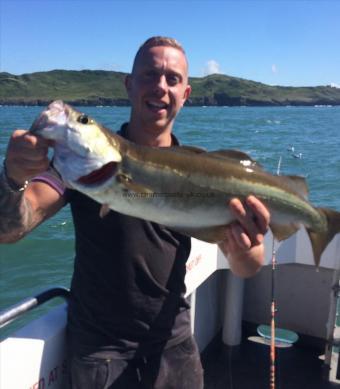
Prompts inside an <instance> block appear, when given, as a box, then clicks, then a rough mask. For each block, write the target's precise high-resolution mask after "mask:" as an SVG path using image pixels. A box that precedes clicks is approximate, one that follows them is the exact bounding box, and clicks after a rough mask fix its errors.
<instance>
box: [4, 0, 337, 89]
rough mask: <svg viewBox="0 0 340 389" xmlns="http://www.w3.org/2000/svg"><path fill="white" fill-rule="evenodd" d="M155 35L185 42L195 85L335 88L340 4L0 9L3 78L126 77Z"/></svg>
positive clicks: (192, 1) (27, 2)
mask: <svg viewBox="0 0 340 389" xmlns="http://www.w3.org/2000/svg"><path fill="white" fill-rule="evenodd" d="M153 35H165V36H171V37H174V38H176V39H177V40H178V41H180V42H181V43H182V45H183V46H184V48H185V50H186V53H187V57H188V60H189V65H190V66H189V73H190V76H193V77H202V76H205V75H208V74H212V73H222V74H226V75H229V76H234V77H240V78H245V79H250V80H254V81H259V82H262V83H265V84H270V85H285V86H316V85H332V86H334V87H340V0H329V1H328V0H283V1H279V0H267V1H260V0H252V1H251V0H248V1H247V0H238V1H237V0H219V1H210V0H201V1H196V0H169V1H165V0H164V1H162V0H158V1H147V0H125V1H116V0H58V1H54V0H39V1H33V0H18V1H16V0H0V72H1V71H6V72H9V73H13V74H23V73H32V72H37V71H47V70H52V69H73V70H81V69H103V70H115V71H122V72H129V71H130V70H131V66H132V61H133V58H134V55H135V53H136V51H137V49H138V47H139V46H140V45H141V44H142V43H143V42H144V41H145V40H146V39H147V38H149V37H150V36H153Z"/></svg>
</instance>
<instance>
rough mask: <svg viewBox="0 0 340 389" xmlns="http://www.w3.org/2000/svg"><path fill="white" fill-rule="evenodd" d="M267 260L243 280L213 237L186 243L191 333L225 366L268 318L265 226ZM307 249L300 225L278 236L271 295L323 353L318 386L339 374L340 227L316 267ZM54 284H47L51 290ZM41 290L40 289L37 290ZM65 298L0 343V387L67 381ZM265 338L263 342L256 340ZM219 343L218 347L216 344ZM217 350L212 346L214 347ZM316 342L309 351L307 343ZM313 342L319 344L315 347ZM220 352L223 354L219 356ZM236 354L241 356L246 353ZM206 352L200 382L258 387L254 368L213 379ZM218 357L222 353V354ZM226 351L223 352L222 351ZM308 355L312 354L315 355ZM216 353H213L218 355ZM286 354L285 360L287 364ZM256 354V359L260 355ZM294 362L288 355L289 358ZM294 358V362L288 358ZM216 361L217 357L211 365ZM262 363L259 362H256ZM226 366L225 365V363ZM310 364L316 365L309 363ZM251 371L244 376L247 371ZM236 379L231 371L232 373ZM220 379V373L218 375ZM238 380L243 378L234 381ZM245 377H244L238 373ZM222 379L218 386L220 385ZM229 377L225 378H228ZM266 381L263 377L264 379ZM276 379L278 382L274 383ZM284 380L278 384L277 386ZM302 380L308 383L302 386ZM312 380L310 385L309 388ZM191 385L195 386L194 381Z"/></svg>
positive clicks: (282, 314) (57, 388)
mask: <svg viewBox="0 0 340 389" xmlns="http://www.w3.org/2000/svg"><path fill="white" fill-rule="evenodd" d="M265 244H266V266H264V267H263V269H262V270H261V271H260V272H259V273H258V274H257V275H256V276H255V277H253V278H251V279H247V280H242V279H240V278H237V277H235V276H234V275H232V273H231V272H230V270H229V269H228V264H227V261H226V260H225V258H224V257H223V255H222V253H221V252H220V251H219V250H218V248H217V246H216V245H210V244H207V243H204V242H201V241H198V240H195V239H193V241H192V251H191V254H190V257H189V259H188V262H187V276H186V285H187V295H188V296H189V297H190V299H191V305H192V311H191V312H192V331H193V333H194V335H195V337H196V340H197V342H198V345H199V348H200V350H201V352H202V353H203V354H204V355H205V356H206V355H208V354H209V350H212V351H211V352H212V353H215V354H214V357H216V358H218V360H219V361H221V360H222V363H225V367H223V368H224V370H226V371H227V372H228V373H227V374H229V375H231V374H233V370H232V369H229V370H228V366H227V365H228V361H229V362H230V355H231V352H232V351H233V350H241V352H246V351H244V350H245V349H244V348H240V346H239V345H240V344H245V343H246V344H250V342H251V341H250V340H248V339H247V338H245V334H250V335H253V336H252V337H251V338H252V339H255V340H256V339H257V340H258V338H257V336H256V335H257V333H256V328H257V327H258V326H259V325H261V324H269V322H270V304H271V279H272V270H271V266H270V263H271V257H272V235H271V233H270V232H269V233H268V234H267V235H266V238H265ZM312 257H313V256H312V251H311V247H310V243H309V240H308V237H307V234H306V232H305V231H304V230H303V229H301V230H300V231H298V233H297V234H295V235H294V236H292V237H291V238H289V239H288V240H286V241H284V242H282V243H281V244H277V247H276V259H277V265H278V266H277V267H276V270H275V278H276V282H275V300H276V304H277V308H278V312H277V315H276V316H277V319H276V321H277V323H276V324H277V326H278V327H280V328H283V329H287V330H290V331H294V332H296V333H297V334H298V336H299V341H298V342H297V344H298V343H299V345H293V346H292V348H294V347H304V346H306V345H308V346H309V347H310V348H307V349H306V350H307V354H306V355H310V356H311V355H312V356H314V355H316V357H315V358H317V356H318V355H319V351H320V354H323V362H320V363H322V364H323V366H324V368H323V369H322V371H323V372H324V374H323V376H322V377H317V379H320V382H322V384H321V385H322V386H320V384H319V383H318V382H319V381H315V379H314V381H315V385H316V386H315V388H318V389H321V388H322V389H324V388H328V387H329V388H330V387H332V388H333V387H334V386H327V385H339V383H340V381H339V380H338V378H337V367H338V366H337V365H338V353H337V351H336V348H335V346H336V344H337V342H338V341H339V339H338V337H339V338H340V335H339V336H338V329H337V326H336V315H337V300H338V292H339V273H340V234H338V235H337V236H336V237H335V238H334V239H333V241H332V242H331V243H330V244H329V246H328V247H327V249H326V250H325V252H324V253H323V255H322V258H321V264H320V267H319V269H316V267H315V266H314V263H313V260H312ZM57 291H61V293H62V294H63V295H65V296H66V295H67V293H66V292H65V290H64V289H58V290H57ZM55 293H56V290H54V291H53V292H52V295H55ZM43 296H44V298H45V297H46V294H43ZM38 300H39V298H38V299H37V298H29V299H28V300H26V301H25V302H24V304H19V305H17V306H16V307H15V309H14V310H13V309H9V310H6V311H4V312H2V314H0V323H4V322H6V321H8V320H11V319H13V317H16V316H17V315H18V314H19V313H21V311H25V310H26V308H27V309H30V308H32V307H33V306H36V305H37V304H38V303H39V301H38ZM66 304H67V303H66V302H65V303H64V304H61V305H59V306H57V307H55V308H52V309H50V311H49V312H48V313H47V314H45V315H43V316H42V317H40V318H38V319H36V320H34V321H32V322H30V323H29V324H27V325H26V326H24V327H23V328H21V329H20V330H18V331H16V332H15V333H13V334H11V335H10V336H9V337H8V338H6V339H4V340H3V341H2V342H1V343H0V388H1V389H45V388H48V389H63V388H65V387H66V384H65V382H66V379H67V366H66V360H65V353H64V350H65V325H66ZM216 343H219V344H220V345H222V344H223V345H225V346H221V347H222V349H223V347H224V348H225V350H228V353H225V354H223V353H222V354H220V355H219V356H217V354H216V353H217V351H216V350H217V349H216V348H212V346H211V345H212V344H216ZM262 343H265V342H262ZM221 347H220V348H219V350H221ZM256 347H261V350H263V349H262V348H264V351H263V352H264V353H266V354H267V353H268V364H269V348H268V346H267V345H265V344H261V343H259V344H258V345H257V346H256ZM214 350H215V351H214ZM308 350H314V351H313V354H311V353H312V351H308ZM315 350H317V352H316V353H315ZM223 355H224V356H223ZM244 357H245V355H242V360H244V361H246V358H244ZM209 358H210V360H211V356H210V357H209V355H208V357H206V358H204V360H205V361H208V362H205V363H206V364H207V365H206V366H205V369H206V372H208V373H207V374H209V377H207V379H208V381H209V382H208V383H207V384H206V386H205V387H206V388H207V389H208V388H210V387H214V388H219V387H221V388H222V387H223V388H231V389H234V388H235V389H238V388H241V389H247V388H248V387H249V388H254V389H257V388H259V389H260V388H261V389H262V388H263V387H265V386H263V383H260V378H259V376H258V374H257V375H254V376H252V372H251V371H249V373H248V371H247V366H244V370H245V371H246V372H247V373H246V374H244V373H242V372H241V373H240V372H239V369H238V370H237V369H235V370H237V371H238V374H241V375H242V374H243V376H244V377H243V379H247V377H248V379H249V382H250V383H249V386H246V384H242V386H236V385H235V384H234V385H233V384H232V383H230V382H231V381H230V379H229V378H230V377H228V379H227V380H228V382H224V383H223V382H222V380H221V379H220V381H221V382H220V384H221V386H219V384H218V383H216V382H215V384H214V385H212V384H211V382H212V380H214V379H215V378H212V376H213V374H212V373H211V371H212V369H217V368H218V366H217V365H216V363H215V362H213V363H212V364H210V365H209ZM221 358H222V359H221ZM223 358H225V359H223ZM313 358H314V357H313ZM216 360H217V359H216ZM289 361H290V360H289V358H288V364H289ZM258 362H260V361H258ZM291 362H292V363H293V360H292V359H291ZM294 363H295V362H294ZM214 364H215V365H214ZM258 366H260V365H258ZM229 368H230V366H229ZM314 370H315V369H314ZM282 371H283V370H282ZM282 371H281V373H280V377H279V379H280V380H283V382H290V386H289V388H294V389H301V388H302V387H301V386H299V385H300V384H298V383H297V384H296V385H294V382H295V381H294V377H292V376H283V373H282ZM300 373H301V377H300V378H299V379H300V381H299V382H301V381H302V382H303V378H304V375H305V377H308V376H310V375H311V374H319V372H316V371H311V370H310V371H307V370H306V371H301V372H300ZM248 374H249V376H248ZM232 378H233V380H234V383H235V382H236V378H237V377H235V375H234V376H233V377H232ZM216 380H217V381H218V378H216ZM240 382H241V381H240ZM242 382H243V381H242ZM222 385H223V386H222ZM229 385H230V386H229ZM266 386H267V387H269V377H268V384H267V385H266ZM279 387H281V386H279ZM282 387H283V386H282ZM306 387H307V386H306ZM310 388H311V386H310V387H309V389H310ZM193 389H195V388H193Z"/></svg>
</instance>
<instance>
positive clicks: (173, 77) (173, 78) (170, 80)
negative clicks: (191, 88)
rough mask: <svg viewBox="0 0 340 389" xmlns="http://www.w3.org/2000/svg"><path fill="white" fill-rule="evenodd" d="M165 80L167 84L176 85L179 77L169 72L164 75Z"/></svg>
mask: <svg viewBox="0 0 340 389" xmlns="http://www.w3.org/2000/svg"><path fill="white" fill-rule="evenodd" d="M166 80H167V82H168V84H169V85H176V84H178V83H179V82H180V81H181V80H180V77H179V76H177V75H175V74H170V75H168V76H167V77H166Z"/></svg>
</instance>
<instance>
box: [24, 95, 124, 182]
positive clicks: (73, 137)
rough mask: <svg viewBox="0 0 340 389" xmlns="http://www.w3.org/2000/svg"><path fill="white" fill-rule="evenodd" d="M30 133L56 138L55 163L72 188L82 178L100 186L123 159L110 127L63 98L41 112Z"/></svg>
mask: <svg viewBox="0 0 340 389" xmlns="http://www.w3.org/2000/svg"><path fill="white" fill-rule="evenodd" d="M30 132H31V133H33V134H35V135H38V136H41V137H43V138H45V139H49V140H51V141H53V145H54V157H53V163H54V166H55V168H56V169H57V170H58V172H59V173H60V175H61V176H62V178H63V180H64V181H65V183H66V184H68V185H69V186H70V187H76V186H77V182H78V181H79V180H80V182H81V181H83V183H84V184H87V185H91V184H92V185H94V186H95V185H98V184H99V183H100V181H103V180H104V179H108V178H109V177H108V175H112V174H115V172H116V170H117V167H118V165H119V163H120V162H121V161H122V156H121V154H120V151H119V142H118V141H117V140H116V138H115V137H114V135H113V134H110V133H109V130H107V129H105V128H104V127H103V126H101V125H100V124H99V123H97V122H96V121H95V120H94V119H92V118H91V117H90V116H88V115H86V114H84V113H81V112H79V111H77V110H76V109H74V108H72V107H71V106H69V105H67V104H65V103H64V102H62V101H59V100H58V101H54V102H53V103H51V104H50V105H49V106H48V107H47V108H46V109H45V110H44V111H43V112H42V113H41V114H40V115H39V117H38V118H37V119H36V120H35V121H34V122H33V124H32V126H31V128H30ZM96 172H97V173H96Z"/></svg>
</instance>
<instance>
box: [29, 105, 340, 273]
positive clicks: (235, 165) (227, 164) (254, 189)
mask: <svg viewBox="0 0 340 389" xmlns="http://www.w3.org/2000/svg"><path fill="white" fill-rule="evenodd" d="M30 132H31V133H33V134H35V135H38V136H41V137H43V138H45V139H49V140H52V141H53V144H54V156H53V165H54V167H55V169H56V170H57V171H58V172H59V174H60V175H61V177H62V179H63V181H64V182H65V184H66V186H68V187H70V188H72V189H74V190H77V191H79V192H81V193H83V194H85V195H87V196H88V197H90V198H92V199H93V200H95V201H97V202H98V203H100V204H102V207H101V212H100V213H101V217H104V216H105V215H106V214H107V213H108V212H109V211H110V210H114V211H117V212H120V213H123V214H126V215H130V216H134V217H137V218H141V219H145V220H149V221H151V222H155V223H159V224H162V225H164V226H166V227H168V228H170V229H172V230H174V231H178V232H181V233H183V234H185V235H188V236H191V237H195V238H197V239H200V240H203V241H206V242H210V243H218V242H220V241H222V240H223V239H224V238H225V229H226V226H227V225H229V224H230V223H232V222H233V221H234V220H235V218H234V216H233V215H232V213H231V212H230V211H229V208H228V207H227V204H228V203H229V201H230V200H231V199H232V198H239V199H240V200H241V201H244V200H245V199H246V198H247V197H248V196H249V195H254V196H256V197H257V198H258V199H260V200H261V201H262V202H263V203H264V204H265V206H266V207H267V208H268V210H269V211H270V215H271V219H270V225H269V226H270V228H271V231H272V233H273V235H274V237H275V238H276V239H277V240H278V241H282V240H284V239H287V238H288V237H290V236H291V235H293V234H294V233H295V232H296V231H297V230H298V229H299V228H301V226H304V227H305V228H306V230H307V233H308V235H309V238H310V241H311V245H312V250H313V255H314V261H315V264H316V265H317V266H319V264H320V258H321V255H322V253H323V251H324V250H325V248H326V247H327V245H328V244H329V243H330V241H331V240H332V239H333V237H334V236H335V235H336V234H337V233H339V232H340V212H338V211H336V210H333V209H329V208H317V207H314V206H313V205H312V204H311V203H310V202H309V201H308V199H307V197H308V187H307V183H306V180H305V179H304V178H302V177H299V176H278V175H273V174H271V173H269V172H266V171H265V170H264V168H263V167H262V166H261V165H260V164H259V163H257V162H256V161H255V160H254V159H252V158H251V157H250V156H249V155H247V154H246V153H244V152H242V151H239V150H216V151H206V150H204V149H202V148H197V147H194V146H172V147H151V146H145V145H139V144H135V143H133V142H131V141H129V140H127V139H125V138H123V137H121V136H120V135H118V134H116V133H114V132H112V131H111V130H109V129H107V128H106V127H104V126H103V125H101V124H100V123H98V122H96V121H95V119H93V118H92V117H90V116H88V115H86V114H84V113H82V112H79V111H77V110H76V109H74V108H73V107H71V106H70V105H68V104H66V103H64V102H63V101H60V100H58V101H54V102H52V103H51V104H50V105H49V106H48V107H47V108H46V109H45V110H43V111H42V112H41V114H40V115H39V116H38V117H37V118H36V120H35V121H34V122H33V124H32V126H31V128H30Z"/></svg>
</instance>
